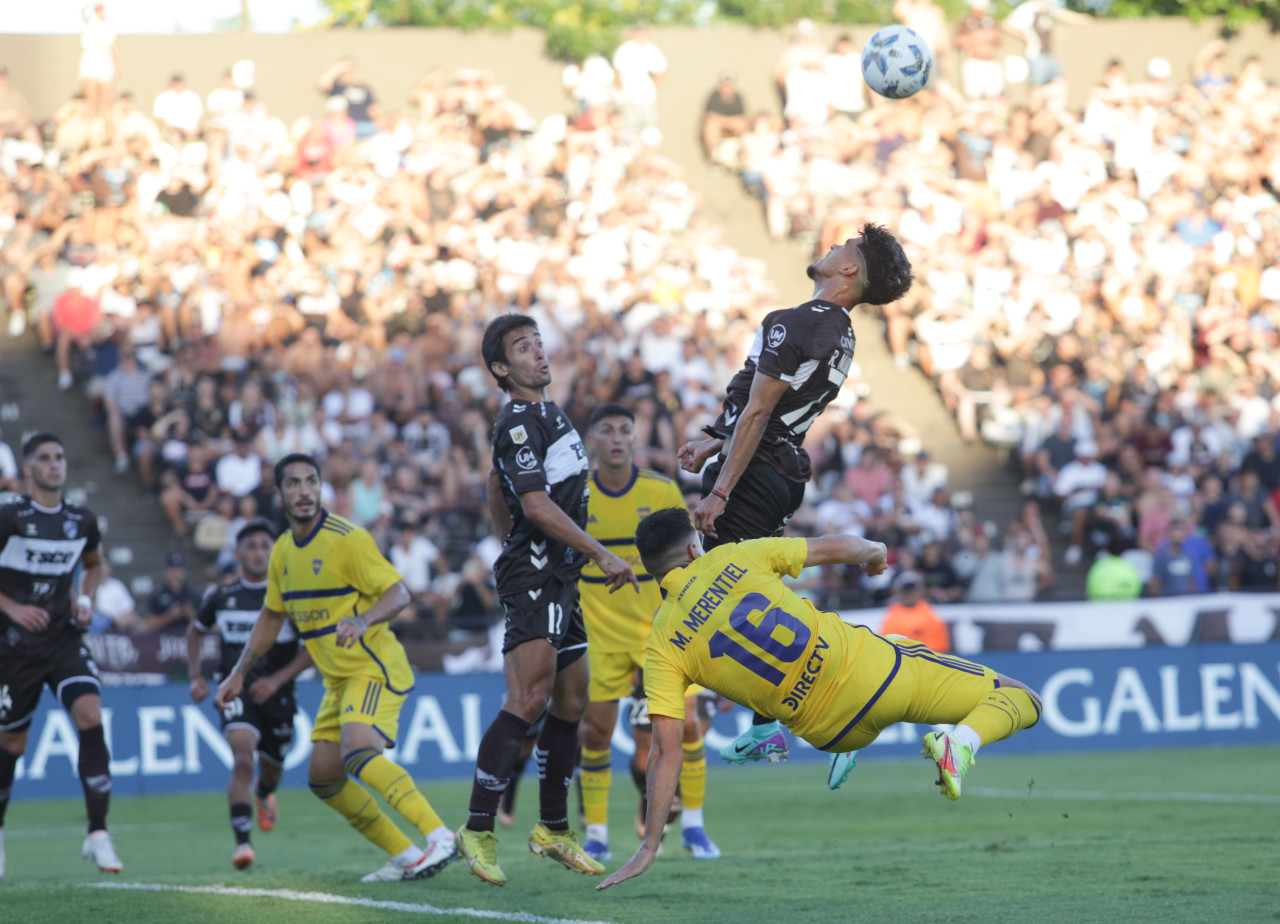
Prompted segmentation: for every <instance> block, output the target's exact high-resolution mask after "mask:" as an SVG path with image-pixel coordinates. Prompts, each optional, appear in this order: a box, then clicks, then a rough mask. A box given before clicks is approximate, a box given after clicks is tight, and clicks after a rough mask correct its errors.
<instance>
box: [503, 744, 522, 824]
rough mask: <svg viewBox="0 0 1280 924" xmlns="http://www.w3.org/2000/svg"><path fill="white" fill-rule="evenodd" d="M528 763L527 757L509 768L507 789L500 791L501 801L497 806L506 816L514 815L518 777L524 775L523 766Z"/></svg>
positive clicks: (519, 759) (518, 785)
mask: <svg viewBox="0 0 1280 924" xmlns="http://www.w3.org/2000/svg"><path fill="white" fill-rule="evenodd" d="M528 762H529V758H528V757H520V758H518V759H517V760H516V765H515V766H514V767H512V768H511V780H510V782H508V783H507V788H506V789H504V790H503V791H502V800H501V802H500V803H499V804H500V805H501V807H502V810H503V811H504V812H506V813H507V814H508V815H514V814H515V813H516V790H517V789H518V788H519V787H520V777H521V775H523V774H524V765H525V764H527V763H528Z"/></svg>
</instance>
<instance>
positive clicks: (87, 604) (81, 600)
mask: <svg viewBox="0 0 1280 924" xmlns="http://www.w3.org/2000/svg"><path fill="white" fill-rule="evenodd" d="M76 606H83V607H84V608H85V609H87V610H92V609H93V600H91V599H90V598H89V595H88V594H81V595H80V596H78V597H76Z"/></svg>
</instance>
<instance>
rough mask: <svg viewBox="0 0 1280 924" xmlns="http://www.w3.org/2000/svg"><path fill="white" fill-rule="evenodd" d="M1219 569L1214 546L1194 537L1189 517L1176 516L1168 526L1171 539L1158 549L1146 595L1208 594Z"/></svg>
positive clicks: (1198, 537)
mask: <svg viewBox="0 0 1280 924" xmlns="http://www.w3.org/2000/svg"><path fill="white" fill-rule="evenodd" d="M1216 566H1217V562H1216V560H1215V558H1214V553H1213V547H1212V546H1211V545H1210V544H1209V543H1208V542H1207V541H1206V540H1204V539H1203V538H1201V537H1200V536H1198V535H1196V534H1195V532H1194V530H1193V527H1192V524H1191V522H1190V521H1189V520H1188V519H1187V518H1186V517H1181V516H1180V517H1177V518H1175V519H1174V521H1173V522H1172V523H1171V524H1170V526H1169V538H1168V539H1166V540H1165V541H1164V542H1162V543H1161V544H1160V545H1159V546H1158V547H1157V548H1156V552H1155V558H1154V560H1153V562H1152V565H1151V577H1150V578H1149V579H1148V580H1147V594H1148V595H1149V596H1152V597H1177V596H1185V595H1187V594H1203V593H1208V592H1209V591H1210V590H1211V589H1212V576H1213V573H1214V570H1215V569H1216Z"/></svg>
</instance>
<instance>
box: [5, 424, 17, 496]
mask: <svg viewBox="0 0 1280 924" xmlns="http://www.w3.org/2000/svg"><path fill="white" fill-rule="evenodd" d="M3 436H4V431H2V430H0V494H3V493H4V492H6V491H12V492H13V493H15V494H18V493H21V491H22V472H21V471H20V470H19V468H18V459H17V457H16V456H15V455H14V452H13V448H12V447H11V446H10V445H9V444H8V443H6V442H5V441H4V439H3Z"/></svg>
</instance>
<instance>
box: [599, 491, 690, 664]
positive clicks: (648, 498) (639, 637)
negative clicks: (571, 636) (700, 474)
mask: <svg viewBox="0 0 1280 924" xmlns="http://www.w3.org/2000/svg"><path fill="white" fill-rule="evenodd" d="M683 506H684V495H683V494H681V493H680V486H679V485H677V484H676V483H675V481H673V480H672V479H670V478H668V477H667V476H666V475H661V474H659V473H658V472H654V471H650V470H649V469H647V468H639V467H637V466H632V469H631V480H630V482H628V483H627V486H626V487H625V488H623V489H622V490H621V491H617V492H612V491H610V490H609V489H608V488H606V487H604V486H603V485H601V484H600V479H599V477H598V472H595V471H593V472H592V473H591V481H590V496H589V497H588V499H587V534H588V535H589V536H591V537H592V538H593V539H595V540H597V541H598V542H599V543H600V544H601V545H603V546H604V547H605V548H607V549H608V550H609V551H610V552H612V553H613V554H615V555H617V556H618V557H619V558H621V559H622V560H623V561H625V562H626V563H627V564H629V565H630V566H631V567H632V569H633V570H634V571H635V573H636V577H637V578H638V579H639V580H640V593H638V594H637V593H634V592H633V591H632V590H631V589H630V588H626V587H624V588H623V589H622V590H620V591H618V592H617V593H613V594H611V593H609V587H608V585H607V584H606V583H605V577H604V572H603V571H601V570H600V566H599V565H597V564H596V563H595V562H593V561H589V562H587V564H586V565H585V566H584V567H583V569H582V575H581V577H579V579H578V588H579V591H580V595H581V601H582V615H583V617H584V618H585V620H586V625H587V641H588V643H589V644H590V646H591V651H593V652H601V653H618V654H623V653H627V654H632V655H634V656H635V657H639V655H640V652H642V651H644V646H645V642H646V641H648V638H649V627H650V626H651V625H652V624H653V613H654V610H656V609H657V608H658V604H659V603H661V602H662V594H661V593H660V592H659V590H658V584H657V582H656V581H655V580H654V579H653V578H652V577H651V576H650V575H649V574H648V573H647V572H646V571H645V570H644V566H643V565H642V564H640V554H639V553H638V552H637V551H636V527H637V526H639V525H640V521H641V520H642V519H643V518H644V517H647V516H648V515H649V514H651V513H653V512H654V511H655V510H662V509H664V508H666V507H683Z"/></svg>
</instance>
